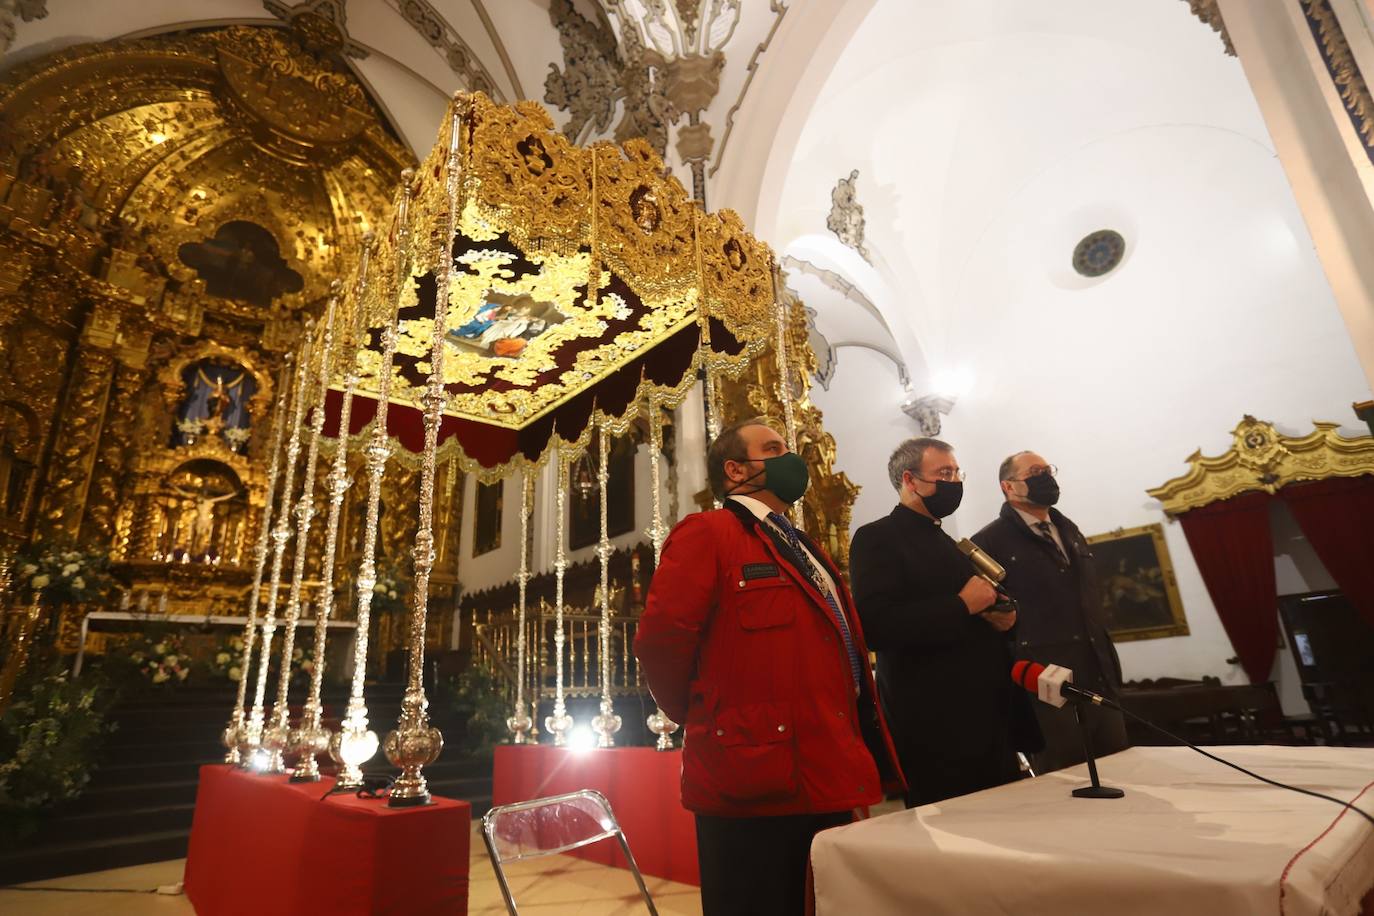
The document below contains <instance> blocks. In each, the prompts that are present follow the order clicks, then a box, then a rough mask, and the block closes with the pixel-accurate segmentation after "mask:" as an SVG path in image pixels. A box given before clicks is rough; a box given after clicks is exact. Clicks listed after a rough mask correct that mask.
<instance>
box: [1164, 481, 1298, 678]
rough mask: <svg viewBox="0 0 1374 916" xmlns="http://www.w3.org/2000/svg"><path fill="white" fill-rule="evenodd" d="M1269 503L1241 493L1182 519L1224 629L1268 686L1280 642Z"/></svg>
mask: <svg viewBox="0 0 1374 916" xmlns="http://www.w3.org/2000/svg"><path fill="white" fill-rule="evenodd" d="M1270 498H1271V497H1270V496H1269V494H1267V493H1243V494H1241V495H1240V496H1234V497H1232V498H1231V499H1225V500H1221V501H1220V502H1215V503H1212V504H1211V505H1207V506H1203V507H1201V508H1199V509H1193V510H1191V511H1188V512H1185V513H1183V514H1182V515H1180V516H1179V521H1180V522H1182V523H1183V533H1184V535H1185V536H1186V537H1187V538H1188V546H1189V547H1190V548H1191V549H1192V551H1193V558H1194V559H1195V560H1196V561H1197V565H1198V571H1199V572H1201V573H1202V581H1203V583H1204V584H1205V585H1206V586H1207V593H1208V594H1209V595H1211V596H1212V604H1214V605H1216V609H1217V616H1218V617H1220V618H1221V625H1222V626H1223V627H1225V629H1226V635H1227V636H1229V637H1230V638H1231V645H1232V646H1233V647H1235V650H1236V655H1238V656H1240V663H1241V666H1242V667H1243V668H1245V673H1246V674H1247V675H1248V676H1249V677H1250V681H1251V683H1255V684H1262V683H1264V682H1265V681H1268V680H1269V672H1270V669H1271V668H1272V667H1273V664H1274V654H1275V652H1276V648H1277V646H1278V636H1279V617H1278V587H1277V586H1276V585H1275V584H1274V545H1273V541H1272V540H1271V538H1270V534H1269V500H1270ZM1304 530H1305V529H1304Z"/></svg>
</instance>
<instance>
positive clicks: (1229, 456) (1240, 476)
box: [1145, 414, 1374, 517]
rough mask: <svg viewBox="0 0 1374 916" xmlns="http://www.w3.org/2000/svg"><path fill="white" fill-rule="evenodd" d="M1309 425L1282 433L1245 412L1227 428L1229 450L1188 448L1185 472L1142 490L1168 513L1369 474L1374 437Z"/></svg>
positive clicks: (1372, 466)
mask: <svg viewBox="0 0 1374 916" xmlns="http://www.w3.org/2000/svg"><path fill="white" fill-rule="evenodd" d="M1313 426H1314V427H1315V428H1314V429H1313V430H1312V432H1310V433H1308V434H1307V435H1305V436H1285V435H1283V434H1282V433H1280V432H1279V431H1278V430H1276V429H1275V428H1274V426H1273V424H1271V423H1266V422H1265V421H1263V420H1256V419H1255V418H1254V417H1252V416H1249V415H1248V414H1247V415H1246V416H1245V418H1244V419H1243V420H1241V422H1240V423H1239V424H1238V425H1237V426H1236V428H1235V429H1234V430H1232V431H1231V437H1232V445H1231V448H1230V449H1228V450H1227V451H1225V452H1224V453H1222V454H1220V455H1217V456H1215V457H1211V458H1209V457H1206V456H1204V455H1203V454H1202V451H1201V450H1198V451H1196V452H1193V454H1191V455H1189V456H1188V464H1189V468H1188V472H1187V473H1186V474H1183V475H1181V476H1179V477H1175V478H1173V479H1172V480H1169V481H1167V482H1165V483H1163V484H1160V485H1159V486H1157V487H1153V488H1151V489H1149V490H1146V491H1145V492H1147V493H1149V494H1150V496H1152V497H1154V498H1155V499H1157V500H1159V501H1160V502H1161V503H1162V504H1163V506H1164V511H1165V512H1166V513H1168V514H1169V516H1171V517H1172V516H1176V515H1180V514H1182V513H1184V512H1187V511H1188V510H1190V509H1197V508H1200V507H1201V506H1205V505H1208V504H1209V503H1213V502H1217V501H1218V500H1222V499H1230V498H1231V497H1233V496H1239V495H1240V494H1241V493H1250V492H1256V491H1258V492H1263V493H1271V494H1272V493H1277V492H1278V491H1279V490H1281V489H1282V488H1283V487H1286V486H1288V485H1289V484H1292V483H1300V482H1302V481H1305V480H1324V479H1326V478H1328V477H1358V476H1360V475H1362V474H1374V437H1371V436H1357V437H1355V438H1346V437H1345V436H1342V435H1341V434H1340V432H1339V429H1340V424H1339V423H1323V422H1320V421H1317V422H1314V423H1313Z"/></svg>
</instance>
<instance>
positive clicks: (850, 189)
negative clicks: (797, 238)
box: [825, 169, 870, 261]
mask: <svg viewBox="0 0 1374 916" xmlns="http://www.w3.org/2000/svg"><path fill="white" fill-rule="evenodd" d="M858 180H859V170H858V169H854V170H853V171H851V172H850V173H849V177H848V178H841V179H840V180H839V181H837V182H836V183H835V189H834V190H833V191H831V192H830V215H829V216H827V217H826V218H825V228H827V229H829V230H830V231H831V232H833V233H835V237H836V238H838V239H839V240H840V242H841V243H843V244H844V245H845V246H846V247H848V248H852V249H854V250H855V251H857V252H858V253H859V256H860V257H861V258H863V259H864V260H865V261H869V260H870V259H869V257H868V247H867V246H866V245H865V244H864V208H863V206H862V205H861V204H860V203H859V199H858V195H857V192H856V190H855V188H854V183H855V182H856V181H858Z"/></svg>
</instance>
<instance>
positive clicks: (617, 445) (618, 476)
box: [568, 436, 635, 550]
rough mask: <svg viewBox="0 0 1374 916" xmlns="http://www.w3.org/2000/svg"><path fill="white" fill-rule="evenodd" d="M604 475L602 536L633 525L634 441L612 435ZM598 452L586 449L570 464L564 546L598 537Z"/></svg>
mask: <svg viewBox="0 0 1374 916" xmlns="http://www.w3.org/2000/svg"><path fill="white" fill-rule="evenodd" d="M609 457H610V460H609V461H608V462H607V479H606V491H607V492H606V536H607V537H615V536H616V535H620V534H624V533H625V532H627V531H630V530H631V529H633V528H634V526H635V442H634V440H633V439H631V438H629V437H628V436H627V437H624V438H621V439H612V440H611V448H610V456H609ZM599 464H600V456H598V455H596V454H593V452H592V451H591V450H589V451H588V452H587V453H586V454H585V455H584V456H583V457H582V458H581V459H579V460H578V462H577V463H576V464H575V465H573V473H572V481H571V483H572V487H571V488H570V492H569V494H568V496H569V516H570V517H569V519H568V547H569V548H570V549H572V550H580V549H581V548H583V547H590V546H591V545H592V544H595V543H597V542H598V541H600V540H601V492H600V489H599V487H598V483H597V473H596V472H597V467H598V465H599Z"/></svg>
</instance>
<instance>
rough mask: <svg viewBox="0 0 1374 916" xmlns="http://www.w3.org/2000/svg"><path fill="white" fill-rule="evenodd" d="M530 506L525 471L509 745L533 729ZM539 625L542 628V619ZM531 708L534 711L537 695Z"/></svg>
mask: <svg viewBox="0 0 1374 916" xmlns="http://www.w3.org/2000/svg"><path fill="white" fill-rule="evenodd" d="M533 504H534V476H533V475H532V474H531V473H530V469H529V468H525V469H524V470H523V471H521V472H520V572H518V573H516V576H515V581H516V582H517V583H518V584H519V587H520V603H519V604H518V605H516V611H515V634H516V635H515V715H513V716H511V717H510V718H509V719H507V720H506V727H507V728H509V729H510V732H511V743H512V744H525V743H527V742H528V741H529V736H528V732H529V730H530V728H531V727H532V726H533V725H534V715H533V712H531V713H529V714H527V713H526V712H525V642H526V638H527V634H526V632H525V606H526V600H527V593H528V589H529V583H530V510H531V507H532V506H533ZM540 625H541V626H542V625H543V621H542V619H541V621H540ZM534 706H535V709H538V706H539V695H538V694H537V693H536V694H535V697H534Z"/></svg>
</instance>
